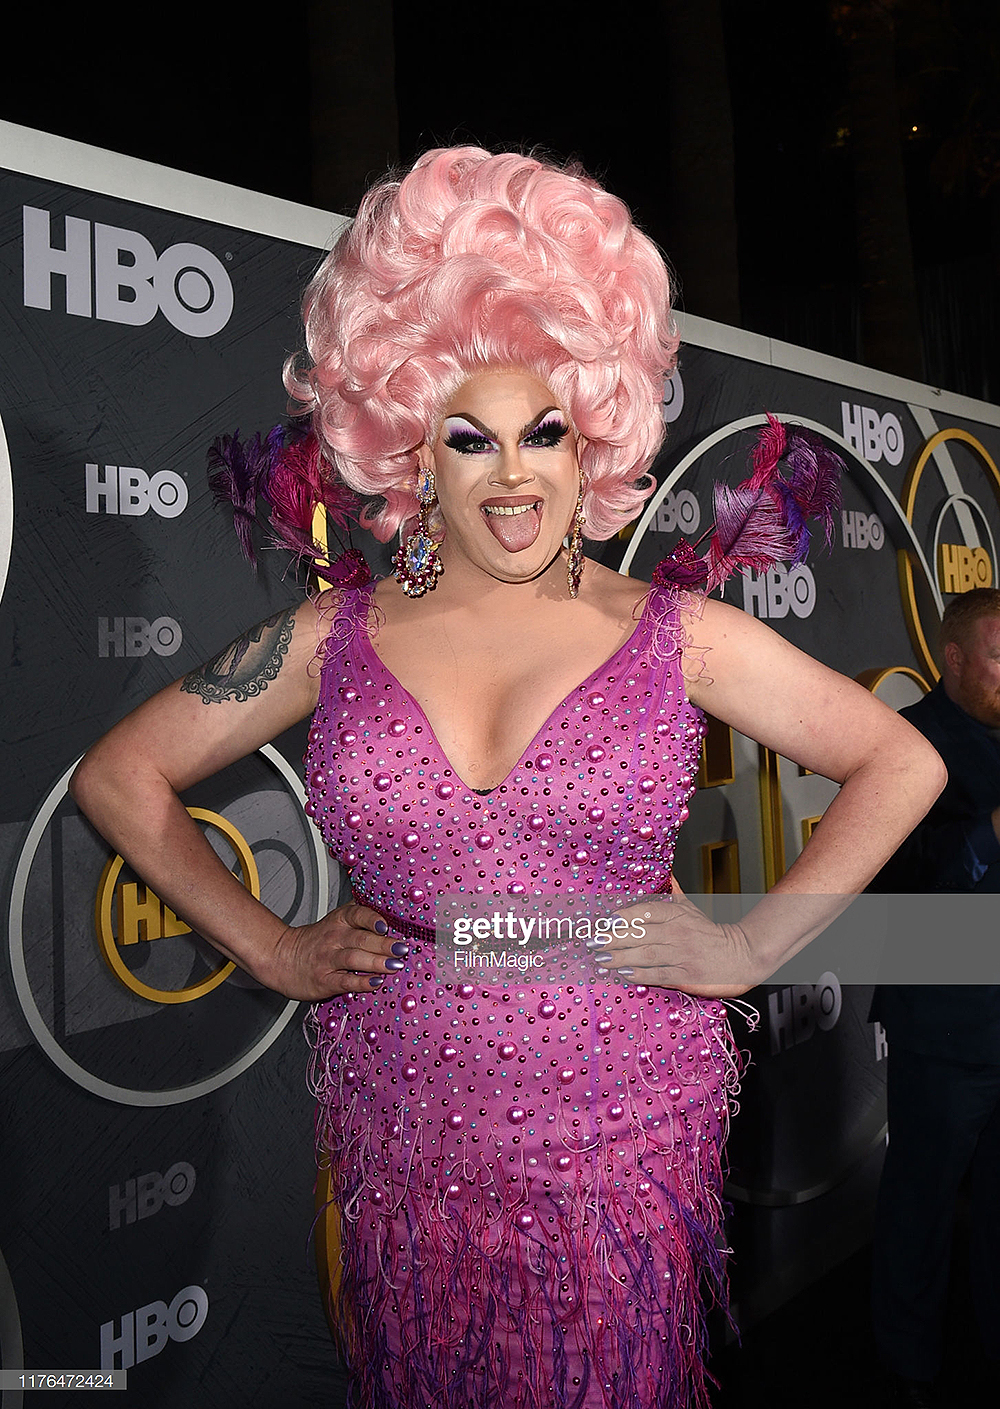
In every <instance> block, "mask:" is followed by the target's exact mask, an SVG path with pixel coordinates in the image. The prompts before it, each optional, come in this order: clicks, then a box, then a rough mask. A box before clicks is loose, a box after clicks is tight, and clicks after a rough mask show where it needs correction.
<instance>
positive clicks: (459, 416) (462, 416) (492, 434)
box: [445, 411, 500, 443]
mask: <svg viewBox="0 0 1000 1409" xmlns="http://www.w3.org/2000/svg"><path fill="white" fill-rule="evenodd" d="M445 421H468V423H469V425H470V426H475V428H476V430H477V431H482V433H483V435H485V436H486V437H487V439H488V440H494V441H497V442H498V443H499V440H500V437H499V436H498V435H497V433H496V431H491V430H490V428H489V426H484V425H483V423H482V421H480V420H479V419H478V418H477V417H475V416H473V415H471V414H470V413H469V412H468V411H454V412H453V413H452V414H451V415H450V416H445Z"/></svg>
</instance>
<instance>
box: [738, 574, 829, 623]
mask: <svg viewBox="0 0 1000 1409" xmlns="http://www.w3.org/2000/svg"><path fill="white" fill-rule="evenodd" d="M815 605H816V579H815V578H814V577H813V575H812V572H811V571H810V569H809V568H807V567H806V565H805V563H800V565H799V566H798V567H797V568H791V569H790V570H789V571H788V572H785V571H784V570H783V569H782V568H772V569H771V571H770V572H767V573H764V575H763V576H762V577H758V576H757V574H756V573H755V572H753V571H752V570H750V571H748V572H746V573H745V574H744V577H743V610H744V611H745V612H749V613H750V615H751V616H759V617H767V618H770V619H771V620H780V619H781V618H782V617H785V616H787V615H788V613H789V612H790V611H791V612H794V614H795V615H796V616H798V617H807V616H811V615H812V610H813V607H814V606H815Z"/></svg>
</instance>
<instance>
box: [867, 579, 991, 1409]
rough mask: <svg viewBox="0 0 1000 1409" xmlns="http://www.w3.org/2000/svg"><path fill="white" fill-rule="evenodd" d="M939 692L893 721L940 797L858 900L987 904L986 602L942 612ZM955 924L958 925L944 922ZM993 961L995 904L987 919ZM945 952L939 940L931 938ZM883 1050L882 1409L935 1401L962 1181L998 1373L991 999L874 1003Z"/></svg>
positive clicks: (960, 988) (915, 997)
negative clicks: (947, 895)
mask: <svg viewBox="0 0 1000 1409" xmlns="http://www.w3.org/2000/svg"><path fill="white" fill-rule="evenodd" d="M941 645H942V651H943V656H944V663H943V670H942V678H941V681H940V683H939V684H938V685H937V686H935V688H934V689H933V690H932V691H931V692H930V694H928V695H926V696H925V697H924V698H923V699H921V700H920V701H918V703H916V704H914V705H910V706H909V707H908V708H906V709H904V710H901V711H900V712H901V713H902V714H903V716H904V717H905V718H906V719H908V720H909V721H910V723H911V724H913V725H914V726H915V727H916V728H917V729H919V730H920V732H921V733H922V734H923V735H924V736H925V737H926V738H927V739H929V740H930V742H931V743H932V744H933V745H934V747H935V748H936V749H937V750H938V752H939V753H940V755H941V757H942V758H943V759H944V762H945V765H946V766H947V769H948V785H947V787H946V788H945V790H944V792H943V793H942V794H941V796H940V797H939V798H938V800H937V802H936V803H935V804H934V806H933V807H932V808H931V810H930V812H929V813H928V814H927V816H926V817H925V818H924V820H923V821H922V822H921V823H920V825H919V826H918V827H917V828H916V830H915V831H914V832H913V833H912V834H911V835H910V836H909V837H908V838H907V840H906V841H905V842H904V843H903V845H902V846H901V847H900V849H899V851H897V853H896V854H895V856H894V857H893V858H892V859H891V860H890V861H889V862H888V864H887V865H886V866H885V868H884V869H883V870H882V872H881V873H880V875H879V876H878V878H877V881H876V883H875V884H873V886H872V889H873V890H874V889H877V890H881V891H906V892H910V891H956V892H960V891H986V892H990V893H998V892H1000V591H995V590H993V589H990V588H977V589H975V590H974V591H971V592H966V593H963V594H962V595H960V596H958V597H955V598H954V599H953V600H952V601H951V602H949V604H948V606H947V608H946V610H945V613H944V619H943V621H942V624H941ZM956 923H957V924H961V912H960V910H957V911H956ZM997 931H998V934H997V937H996V943H997V954H998V956H1000V905H998V907H997ZM941 943H942V944H943V945H946V944H947V943H948V936H947V935H942V936H941ZM871 1017H872V1018H873V1019H877V1020H878V1021H879V1022H881V1023H882V1025H883V1026H884V1027H885V1029H886V1033H887V1035H888V1039H889V1068H888V1103H889V1148H888V1151H887V1154H886V1160H885V1166H884V1168H883V1172H882V1182H881V1185H880V1188H879V1197H878V1205H877V1209H876V1216H875V1246H874V1254H873V1276H872V1306H873V1316H874V1327H875V1337H876V1341H877V1343H878V1348H879V1352H880V1354H881V1356H882V1359H883V1361H884V1363H885V1364H886V1366H887V1368H888V1369H889V1371H890V1372H891V1374H892V1375H893V1401H892V1402H893V1403H895V1404H899V1405H909V1406H911V1409H922V1407H923V1406H928V1405H937V1404H939V1403H942V1402H947V1400H942V1399H939V1398H938V1397H937V1395H936V1391H935V1385H934V1383H933V1382H934V1381H935V1380H936V1378H937V1376H938V1374H939V1372H940V1369H941V1353H942V1334H943V1322H944V1312H945V1303H946V1298H947V1289H948V1270H949V1262H950V1255H951V1239H952V1226H953V1223H954V1216H955V1208H956V1203H957V1199H958V1193H959V1187H960V1185H961V1183H962V1181H963V1179H964V1178H965V1176H966V1174H967V1173H968V1172H969V1171H970V1169H971V1236H970V1257H971V1274H972V1294H973V1300H974V1303H975V1307H976V1312H977V1317H978V1320H979V1327H980V1333H981V1335H982V1337H983V1343H984V1345H985V1347H986V1351H987V1354H988V1355H989V1356H991V1357H993V1358H1000V985H983V986H979V987H973V986H969V985H954V986H940V987H937V986H915V985H914V986H903V985H886V986H883V987H880V988H878V989H876V992H875V999H874V1002H873V1004H872V1012H871Z"/></svg>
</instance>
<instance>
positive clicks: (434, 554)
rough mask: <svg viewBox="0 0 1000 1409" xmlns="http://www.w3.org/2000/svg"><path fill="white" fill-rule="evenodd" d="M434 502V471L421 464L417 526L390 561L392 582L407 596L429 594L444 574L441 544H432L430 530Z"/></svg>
mask: <svg viewBox="0 0 1000 1409" xmlns="http://www.w3.org/2000/svg"><path fill="white" fill-rule="evenodd" d="M436 499H437V492H436V490H435V487H434V470H433V469H432V468H431V467H430V466H429V465H421V466H420V467H419V469H418V470H417V504H418V506H419V509H418V514H419V520H418V525H417V528H416V530H415V531H414V532H413V533H411V534H410V536H409V537H408V538H407V539H406V541H405V542H404V543H401V544H400V546H399V549H398V551H397V552H396V555H395V557H394V558H393V560H392V566H393V569H394V572H395V577H396V581H397V582H398V583H399V585H400V587H402V589H403V591H404V592H405V593H406V595H407V596H408V597H422V596H423V595H424V593H425V592H433V590H434V588H435V587H436V586H437V580H438V578H439V577H440V576H441V574H442V573H443V572H444V564H443V563H442V561H441V557H440V554H439V552H438V550H439V548H440V547H441V544H440V542H437V543H435V541H434V539H433V537H432V536H431V530H430V517H431V509H432V508H433V507H434V504H435V502H436Z"/></svg>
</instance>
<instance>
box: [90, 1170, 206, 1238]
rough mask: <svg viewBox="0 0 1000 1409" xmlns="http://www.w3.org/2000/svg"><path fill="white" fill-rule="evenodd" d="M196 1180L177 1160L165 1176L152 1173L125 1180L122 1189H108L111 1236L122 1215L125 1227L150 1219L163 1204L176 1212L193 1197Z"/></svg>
mask: <svg viewBox="0 0 1000 1409" xmlns="http://www.w3.org/2000/svg"><path fill="white" fill-rule="evenodd" d="M196 1178H197V1175H196V1174H195V1172H194V1166H193V1165H190V1164H187V1163H185V1161H183V1160H179V1161H178V1163H177V1164H172V1165H171V1166H170V1168H169V1169H168V1170H167V1172H166V1174H159V1173H157V1171H156V1170H153V1171H152V1172H151V1173H149V1174H140V1175H139V1176H138V1177H137V1178H135V1179H126V1180H125V1184H124V1186H122V1185H121V1184H111V1185H109V1186H108V1227H109V1228H110V1229H111V1231H112V1232H115V1231H116V1229H118V1228H120V1227H121V1226H122V1215H123V1214H124V1217H125V1222H126V1223H127V1224H128V1223H135V1222H137V1221H138V1220H140V1219H143V1218H152V1216H153V1214H154V1213H159V1211H160V1209H161V1208H162V1207H163V1205H164V1204H168V1205H169V1206H170V1207H171V1208H177V1207H179V1206H180V1205H181V1204H183V1203H187V1201H188V1199H189V1198H190V1197H191V1195H192V1194H193V1193H194V1185H195V1179H196Z"/></svg>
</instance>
